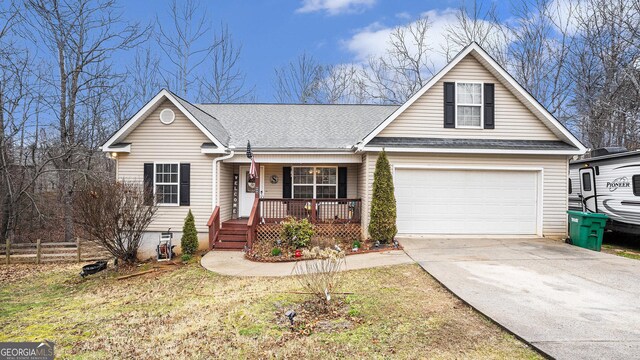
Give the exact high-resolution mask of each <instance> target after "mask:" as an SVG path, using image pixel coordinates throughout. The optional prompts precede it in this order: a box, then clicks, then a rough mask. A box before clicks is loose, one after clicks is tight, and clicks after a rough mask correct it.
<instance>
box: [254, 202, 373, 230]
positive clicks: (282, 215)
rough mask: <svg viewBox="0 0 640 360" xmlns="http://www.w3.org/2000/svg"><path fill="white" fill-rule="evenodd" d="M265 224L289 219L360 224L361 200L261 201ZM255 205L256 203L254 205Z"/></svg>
mask: <svg viewBox="0 0 640 360" xmlns="http://www.w3.org/2000/svg"><path fill="white" fill-rule="evenodd" d="M259 203H260V205H259V211H260V217H261V221H262V222H264V223H277V222H280V221H282V220H284V219H286V218H288V217H295V218H297V219H308V220H309V221H311V222H312V223H314V224H322V223H360V218H361V214H362V201H361V200H360V199H264V198H262V199H260V202H259ZM254 205H255V203H254Z"/></svg>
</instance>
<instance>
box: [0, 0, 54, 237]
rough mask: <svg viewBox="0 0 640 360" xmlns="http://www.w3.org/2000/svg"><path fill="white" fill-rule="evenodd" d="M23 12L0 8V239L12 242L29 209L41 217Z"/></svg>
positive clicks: (40, 168) (35, 111)
mask: <svg viewBox="0 0 640 360" xmlns="http://www.w3.org/2000/svg"><path fill="white" fill-rule="evenodd" d="M22 11H23V9H22V8H21V7H20V6H18V5H17V4H15V3H10V4H8V6H7V7H0V19H1V21H0V23H3V24H4V25H3V27H2V28H0V239H2V240H5V239H11V240H12V241H13V240H14V238H15V235H16V233H17V231H18V230H19V224H20V223H21V218H22V217H23V215H24V214H25V212H26V211H27V210H29V209H34V210H35V213H36V214H35V215H40V212H39V209H38V205H37V202H36V200H35V198H34V196H35V194H34V193H35V184H36V181H37V180H38V177H39V176H40V175H41V174H42V173H44V171H45V166H46V164H47V163H46V161H43V160H42V159H41V157H40V156H39V155H40V153H39V151H40V149H39V142H38V137H37V134H38V131H39V124H38V115H39V111H40V105H41V97H40V94H39V92H38V89H37V85H36V84H35V82H34V79H35V78H37V76H33V75H32V73H33V74H36V75H37V73H36V70H37V69H35V67H34V66H33V64H32V55H31V53H30V52H29V51H27V50H26V49H25V48H21V47H20V45H19V42H18V41H15V40H16V39H15V36H16V32H15V27H16V22H17V21H18V20H19V16H20V14H21V12H22ZM20 44H21V43H20ZM33 217H34V216H31V217H30V218H33Z"/></svg>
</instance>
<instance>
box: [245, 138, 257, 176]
mask: <svg viewBox="0 0 640 360" xmlns="http://www.w3.org/2000/svg"><path fill="white" fill-rule="evenodd" d="M247 157H248V158H249V159H251V166H250V167H249V178H250V179H251V180H254V179H255V178H257V177H258V167H257V166H256V160H255V159H254V158H253V152H252V151H251V142H250V141H247Z"/></svg>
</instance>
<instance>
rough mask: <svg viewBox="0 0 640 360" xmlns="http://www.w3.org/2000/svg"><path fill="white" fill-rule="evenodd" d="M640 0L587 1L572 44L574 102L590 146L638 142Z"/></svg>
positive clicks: (578, 16) (579, 14)
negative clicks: (639, 33)
mask: <svg viewBox="0 0 640 360" xmlns="http://www.w3.org/2000/svg"><path fill="white" fill-rule="evenodd" d="M638 9H640V5H639V1H638V0H614V1H604V0H587V1H584V2H583V3H580V7H579V8H578V11H576V16H575V19H576V20H575V22H576V24H577V30H576V35H575V45H574V46H572V48H571V63H572V67H571V71H570V76H571V81H572V82H574V83H575V92H574V98H573V106H574V108H575V111H576V114H577V116H578V118H579V120H580V122H581V126H580V128H581V131H582V133H583V134H584V136H585V140H586V141H587V142H588V143H589V144H590V145H591V146H592V147H602V146H608V145H623V146H627V147H629V148H632V149H633V148H637V147H638V146H639V145H640V133H639V130H640V126H639V122H640V102H638V100H637V99H638V98H640V85H639V84H640V66H639V64H640V37H638V31H639V29H640V16H638V14H639V12H638Z"/></svg>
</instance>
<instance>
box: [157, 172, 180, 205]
mask: <svg viewBox="0 0 640 360" xmlns="http://www.w3.org/2000/svg"><path fill="white" fill-rule="evenodd" d="M156 165H178V182H177V183H165V182H160V183H159V182H156ZM156 185H177V186H178V202H177V203H175V204H173V203H170V204H165V203H159V202H158V198H157V197H156ZM153 198H154V199H155V202H156V205H157V206H169V207H174V206H180V162H175V161H154V162H153Z"/></svg>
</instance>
